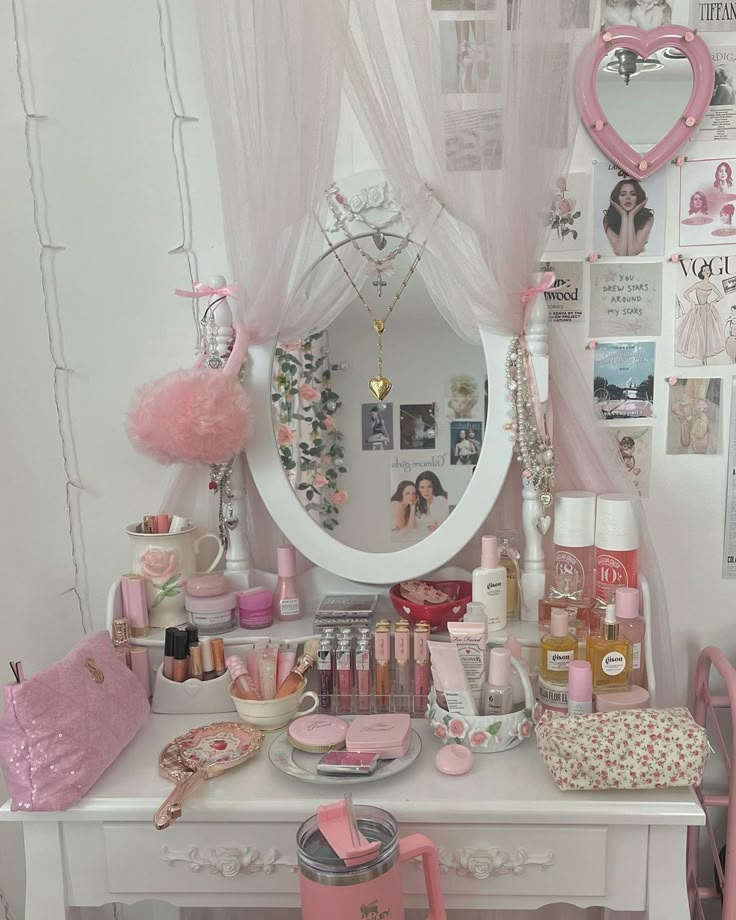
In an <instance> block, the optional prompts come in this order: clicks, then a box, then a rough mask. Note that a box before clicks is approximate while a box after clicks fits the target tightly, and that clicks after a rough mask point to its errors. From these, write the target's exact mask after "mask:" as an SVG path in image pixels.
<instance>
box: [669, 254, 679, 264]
mask: <svg viewBox="0 0 736 920" xmlns="http://www.w3.org/2000/svg"><path fill="white" fill-rule="evenodd" d="M670 262H675V263H676V262H682V253H679V252H676V253H674V254H673V255H671V256H670Z"/></svg>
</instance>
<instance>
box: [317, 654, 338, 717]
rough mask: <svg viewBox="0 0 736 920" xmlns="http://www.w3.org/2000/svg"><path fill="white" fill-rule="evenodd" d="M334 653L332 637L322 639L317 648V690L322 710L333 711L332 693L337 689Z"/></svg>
mask: <svg viewBox="0 0 736 920" xmlns="http://www.w3.org/2000/svg"><path fill="white" fill-rule="evenodd" d="M334 669H335V662H334V655H333V653H332V642H331V641H330V639H320V642H319V648H318V649H317V692H318V693H319V709H320V712H332V694H333V693H334V691H335V680H334V677H335V675H334Z"/></svg>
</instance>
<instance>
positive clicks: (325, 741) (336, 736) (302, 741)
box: [288, 713, 348, 754]
mask: <svg viewBox="0 0 736 920" xmlns="http://www.w3.org/2000/svg"><path fill="white" fill-rule="evenodd" d="M347 731H348V723H347V722H345V721H343V719H338V718H337V716H330V715H324V714H321V713H314V714H313V715H309V716H302V717H301V718H300V719H294V721H293V722H292V723H291V725H289V734H288V737H289V744H290V745H291V746H292V747H295V748H297V749H298V750H300V751H306V752H307V753H309V754H324V753H325V752H327V751H335V750H337V749H338V748H342V747H345V736H346V734H347Z"/></svg>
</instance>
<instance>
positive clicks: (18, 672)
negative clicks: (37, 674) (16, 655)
mask: <svg viewBox="0 0 736 920" xmlns="http://www.w3.org/2000/svg"><path fill="white" fill-rule="evenodd" d="M8 664H9V665H10V670H11V671H12V672H13V677H14V678H15V682H16V684H21V683H23V665H22V664H21V663H20V661H9V662H8Z"/></svg>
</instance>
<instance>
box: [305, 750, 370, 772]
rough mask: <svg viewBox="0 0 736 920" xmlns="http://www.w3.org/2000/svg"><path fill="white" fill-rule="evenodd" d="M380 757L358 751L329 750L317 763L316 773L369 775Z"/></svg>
mask: <svg viewBox="0 0 736 920" xmlns="http://www.w3.org/2000/svg"><path fill="white" fill-rule="evenodd" d="M380 760H381V758H380V757H379V756H378V754H368V753H365V754H362V753H360V752H359V751H330V753H329V754H325V756H324V757H323V758H322V760H320V762H319V763H318V764H317V773H322V774H324V775H327V776H341V775H342V776H370V775H371V773H375V771H376V767H377V766H378V764H379V762H380Z"/></svg>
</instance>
